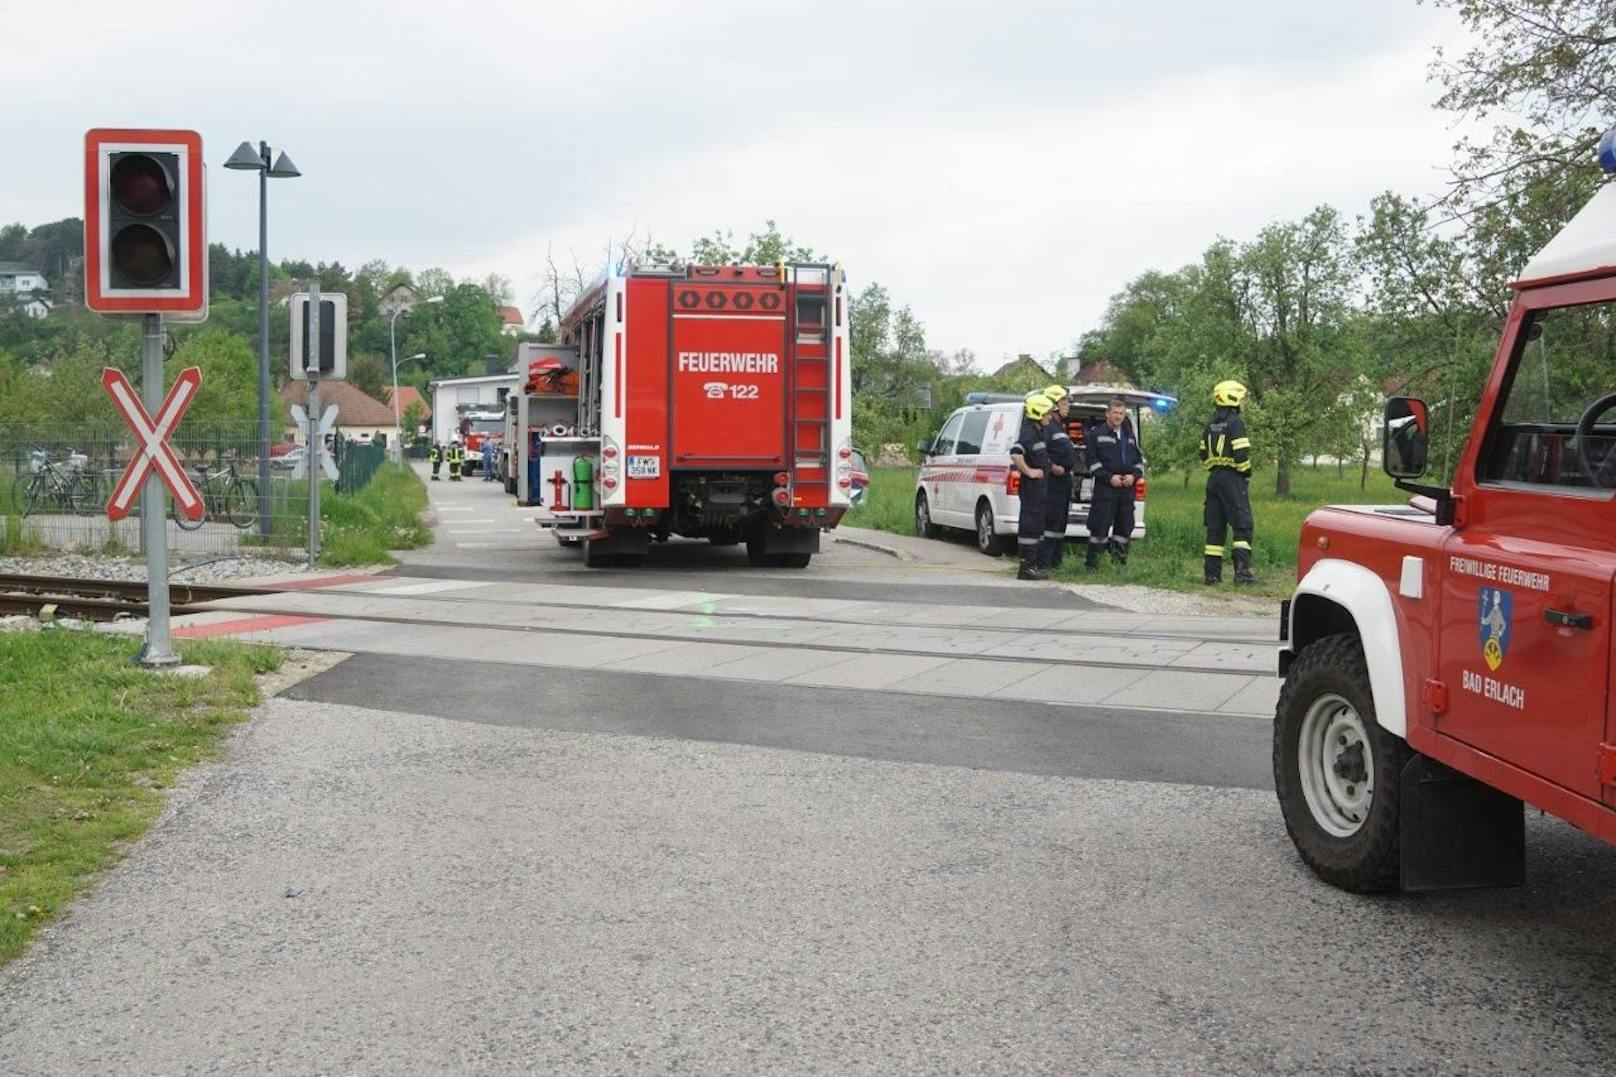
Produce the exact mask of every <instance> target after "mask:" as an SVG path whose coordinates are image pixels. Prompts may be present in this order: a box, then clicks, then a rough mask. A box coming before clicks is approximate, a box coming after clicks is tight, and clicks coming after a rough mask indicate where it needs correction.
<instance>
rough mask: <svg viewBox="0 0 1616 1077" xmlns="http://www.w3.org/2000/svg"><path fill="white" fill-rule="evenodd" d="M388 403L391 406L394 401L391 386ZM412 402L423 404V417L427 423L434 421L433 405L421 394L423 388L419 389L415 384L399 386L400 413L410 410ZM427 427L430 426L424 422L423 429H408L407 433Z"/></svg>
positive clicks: (413, 432) (416, 432)
mask: <svg viewBox="0 0 1616 1077" xmlns="http://www.w3.org/2000/svg"><path fill="white" fill-rule="evenodd" d="M387 403H388V405H389V406H391V405H392V403H393V390H392V389H391V388H389V389H388V390H387ZM411 404H419V405H421V418H422V419H423V420H424V421H425V423H430V422H431V421H432V405H430V404H428V403H427V402H426V398H425V397H424V396H422V395H421V390H419V389H417V388H416V387H415V386H413V385H401V386H399V387H398V413H399V415H400V416H403V414H404V413H405V412H406V411H408V410H410V405H411ZM426 429H429V427H427V426H426V425H424V423H423V426H422V428H421V430H406V431H405V433H406V434H419V433H421V432H422V431H423V430H426Z"/></svg>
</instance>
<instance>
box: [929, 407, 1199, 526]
mask: <svg viewBox="0 0 1616 1077" xmlns="http://www.w3.org/2000/svg"><path fill="white" fill-rule="evenodd" d="M1068 392H1069V393H1070V394H1071V396H1070V399H1071V401H1072V407H1071V413H1070V414H1069V415H1068V416H1067V420H1066V425H1067V429H1068V430H1069V431H1070V433H1071V435H1072V441H1073V442H1074V443H1075V444H1076V446H1077V450H1078V454H1079V463H1078V466H1077V473H1076V475H1077V476H1079V477H1076V478H1075V481H1074V482H1073V484H1072V504H1071V508H1070V511H1069V512H1068V513H1067V516H1066V537H1067V538H1068V539H1086V538H1088V535H1089V532H1088V526H1087V525H1088V518H1089V501H1090V500H1091V499H1092V497H1093V494H1094V480H1093V479H1092V478H1089V477H1087V475H1088V463H1087V461H1086V460H1085V459H1084V457H1083V453H1084V441H1083V439H1084V437H1085V435H1086V432H1087V429H1088V428H1089V427H1090V426H1093V425H1094V424H1095V423H1101V422H1104V421H1105V409H1106V405H1107V404H1108V403H1110V401H1111V400H1112V399H1121V400H1122V401H1124V402H1125V403H1126V404H1127V405H1128V410H1129V412H1130V415H1129V417H1128V420H1127V421H1128V422H1131V423H1133V428H1134V432H1135V433H1136V434H1141V435H1142V434H1143V418H1144V413H1145V412H1146V411H1147V410H1154V411H1167V410H1170V409H1171V408H1172V407H1173V405H1175V404H1176V403H1178V402H1177V401H1176V400H1175V399H1173V398H1172V397H1170V396H1163V395H1161V394H1160V393H1146V392H1141V391H1139V390H1138V389H1114V388H1110V387H1107V386H1103V385H1080V386H1075V387H1072V388H1070V389H1069V390H1068ZM1022 403H1023V398H1022V397H1021V396H1019V395H1016V394H1014V393H972V394H970V395H969V396H968V397H966V404H965V406H964V407H962V408H960V409H958V410H957V411H955V412H954V414H952V415H950V416H949V417H948V421H947V422H945V423H943V426H942V429H941V430H939V431H938V433H937V436H936V437H934V438H932V439H931V440H930V442H927V443H922V445H921V452H922V454H923V457H924V458H923V460H922V462H921V465H920V473H919V476H918V477H917V478H916V480H915V533H916V534H917V535H922V536H924V537H926V538H936V537H938V536H939V535H940V534H941V532H943V531H944V530H945V529H947V530H955V529H957V530H962V531H970V532H972V533H973V534H974V535H975V536H976V546H977V549H979V550H981V551H982V552H983V553H985V554H988V555H990V556H997V555H999V554H1001V553H1004V552H1005V551H1006V550H1008V549H1010V548H1011V547H1013V546H1014V545H1015V542H1016V521H1017V519H1018V518H1019V516H1020V514H1021V498H1020V496H1018V495H1019V491H1020V488H1021V475H1020V473H1019V472H1017V471H1016V470H1015V468H1013V467H1011V466H1010V446H1011V445H1013V444H1014V443H1015V440H1016V432H1017V431H1018V430H1020V428H1021V409H1022ZM1139 449H1140V452H1141V453H1143V454H1146V456H1147V457H1148V454H1149V448H1148V446H1146V445H1145V443H1144V439H1143V437H1142V436H1141V438H1140V443H1139ZM1146 464H1147V477H1146V481H1145V482H1141V483H1140V484H1139V486H1138V488H1137V493H1136V495H1135V507H1134V525H1133V537H1134V538H1136V539H1137V538H1143V537H1144V534H1145V494H1146V492H1147V490H1148V464H1149V461H1148V459H1147V461H1146Z"/></svg>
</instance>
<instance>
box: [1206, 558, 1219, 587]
mask: <svg viewBox="0 0 1616 1077" xmlns="http://www.w3.org/2000/svg"><path fill="white" fill-rule="evenodd" d="M1203 560H1204V561H1205V564H1206V572H1205V576H1206V582H1207V583H1213V584H1216V583H1222V582H1223V558H1222V557H1221V556H1219V555H1218V554H1212V553H1209V554H1207V555H1206V557H1205V558H1203Z"/></svg>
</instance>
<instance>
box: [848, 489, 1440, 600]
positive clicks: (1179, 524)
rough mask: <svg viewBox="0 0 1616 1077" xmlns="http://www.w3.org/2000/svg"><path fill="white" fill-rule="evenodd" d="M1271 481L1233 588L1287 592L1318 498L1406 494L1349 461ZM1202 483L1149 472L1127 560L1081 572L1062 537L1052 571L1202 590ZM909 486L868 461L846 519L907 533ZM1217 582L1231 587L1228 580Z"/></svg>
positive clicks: (1387, 500)
mask: <svg viewBox="0 0 1616 1077" xmlns="http://www.w3.org/2000/svg"><path fill="white" fill-rule="evenodd" d="M1273 481H1274V480H1273V476H1272V474H1262V473H1259V474H1258V475H1257V477H1256V478H1255V479H1253V480H1252V484H1251V511H1252V516H1253V517H1254V518H1255V520H1256V529H1255V533H1254V535H1253V536H1252V550H1253V561H1254V565H1255V568H1256V571H1257V576H1258V581H1259V582H1258V584H1257V586H1255V587H1252V588H1249V589H1247V588H1241V590H1240V593H1242V594H1252V595H1258V596H1265V595H1266V596H1273V597H1280V596H1285V595H1289V594H1290V593H1291V589H1292V587H1293V586H1294V584H1295V582H1296V543H1297V539H1298V538H1299V536H1300V535H1301V532H1302V521H1303V520H1305V519H1306V518H1307V515H1308V514H1309V513H1310V512H1312V511H1313V510H1314V509H1316V508H1318V507H1319V506H1321V505H1330V504H1402V503H1403V502H1404V501H1406V500H1407V498H1408V495H1407V494H1404V493H1400V492H1399V491H1398V490H1397V488H1396V487H1394V486H1393V485H1392V481H1391V480H1390V479H1388V478H1387V477H1386V476H1385V475H1383V474H1381V473H1380V472H1378V471H1375V472H1371V473H1370V475H1369V481H1368V483H1367V484H1366V485H1365V486H1364V487H1363V488H1360V487H1359V485H1358V473H1357V471H1356V470H1353V469H1350V468H1349V469H1348V470H1347V471H1346V473H1345V474H1344V475H1341V476H1338V475H1337V474H1336V470H1335V468H1333V467H1324V468H1317V469H1314V468H1298V469H1297V470H1296V471H1294V472H1293V473H1292V477H1291V486H1292V489H1291V494H1290V496H1289V497H1283V498H1282V497H1278V496H1276V495H1275V494H1274V488H1273ZM1204 487H1205V480H1204V479H1203V478H1202V477H1201V476H1199V475H1191V476H1190V482H1189V485H1188V486H1185V484H1184V476H1183V475H1182V474H1177V475H1173V474H1169V475H1163V476H1160V477H1153V478H1152V479H1151V480H1150V485H1149V489H1148V490H1147V496H1146V505H1147V509H1146V513H1145V524H1146V535H1145V538H1144V539H1143V540H1142V541H1140V542H1136V543H1134V544H1133V549H1132V551H1131V553H1130V555H1129V557H1128V564H1127V566H1126V567H1121V566H1117V565H1113V564H1111V563H1110V560H1109V558H1108V559H1106V562H1105V564H1104V567H1103V568H1102V570H1101V571H1100V572H1098V573H1094V574H1085V573H1084V571H1083V558H1082V553H1081V550H1077V549H1076V548H1075V546H1074V545H1072V544H1069V545H1068V552H1067V557H1066V560H1065V563H1064V564H1062V566H1061V568H1060V569H1059V570H1058V571H1057V572H1056V573H1055V575H1054V578H1056V579H1062V580H1072V581H1086V582H1094V583H1133V584H1140V585H1142V586H1145V587H1164V588H1170V589H1172V590H1175V591H1206V590H1208V588H1207V587H1206V585H1205V584H1203V583H1202V582H1201V568H1202V563H1201V548H1202V546H1204V545H1205V544H1206V529H1205V526H1204V525H1203V524H1202V522H1201V504H1202V500H1203V489H1204ZM914 489H915V472H914V469H912V468H876V469H875V470H874V471H873V473H872V474H871V475H870V495H869V500H868V502H867V503H866V504H865V505H864V506H863V507H861V508H860V509H859V510H858V512H857V513H855V514H853V515H851V516H849V517H848V519H847V522H848V523H849V524H851V525H852V526H854V527H870V528H875V529H876V530H880V531H890V532H893V533H895V534H900V535H912V534H914V533H915V522H914ZM1074 550H1075V552H1076V553H1077V556H1075V557H1074V556H1072V553H1073V552H1074ZM1006 563H1007V564H1008V561H1007V562H1006ZM1233 577H1234V568H1233V565H1228V566H1226V567H1225V569H1224V579H1225V580H1226V581H1228V580H1232V579H1233ZM1224 587H1225V590H1232V586H1231V585H1230V584H1229V583H1225V585H1224Z"/></svg>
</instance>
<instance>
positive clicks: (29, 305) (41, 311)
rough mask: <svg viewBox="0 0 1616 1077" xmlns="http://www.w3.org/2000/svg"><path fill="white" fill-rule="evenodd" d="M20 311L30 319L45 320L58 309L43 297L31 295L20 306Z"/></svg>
mask: <svg viewBox="0 0 1616 1077" xmlns="http://www.w3.org/2000/svg"><path fill="white" fill-rule="evenodd" d="M18 309H19V310H21V311H22V312H23V313H24V314H26V315H28V317H30V318H43V317H45V316H46V315H47V314H49V313H50V312H51V311H53V310H55V309H56V304H55V303H52V302H51V301H50V300H49V299H46V298H45V297H44V296H42V295H31V296H29V297H28V298H27V299H24V300H23V301H22V302H21V303H19V304H18Z"/></svg>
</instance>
